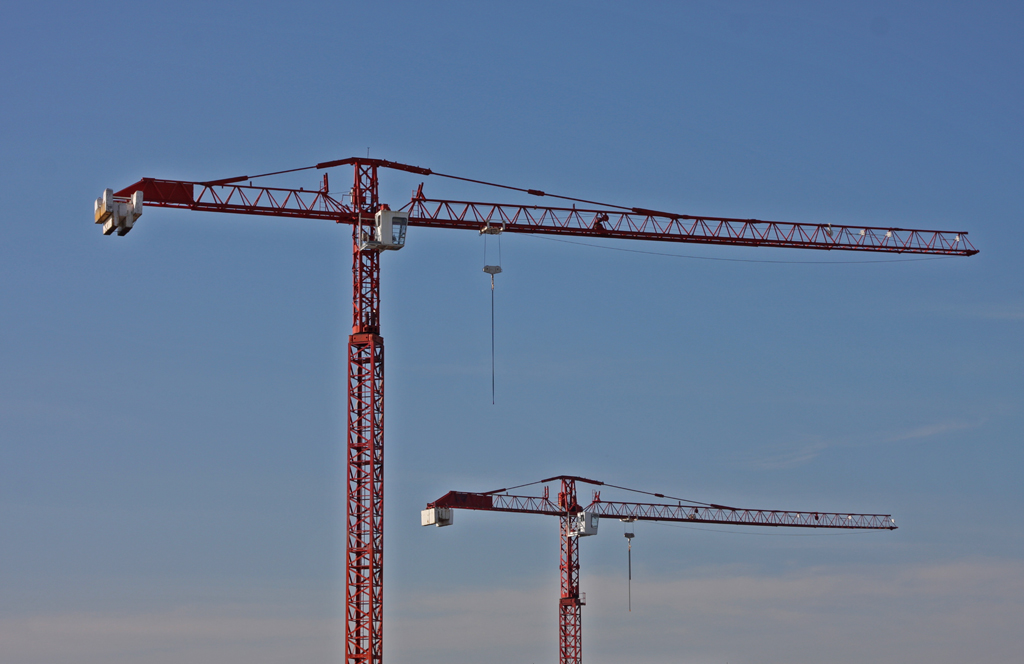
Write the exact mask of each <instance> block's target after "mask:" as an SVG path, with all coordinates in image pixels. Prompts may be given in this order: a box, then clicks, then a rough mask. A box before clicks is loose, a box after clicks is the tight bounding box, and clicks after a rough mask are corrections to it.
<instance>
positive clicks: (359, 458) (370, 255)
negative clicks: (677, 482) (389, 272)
mask: <svg viewBox="0 0 1024 664" xmlns="http://www.w3.org/2000/svg"><path fill="white" fill-rule="evenodd" d="M335 166H351V167H352V168H353V170H354V180H353V187H352V189H351V190H350V191H349V192H347V195H348V197H349V201H348V202H347V203H346V202H345V201H344V197H341V196H338V197H336V196H332V195H331V192H330V190H329V188H328V186H327V180H326V177H325V179H324V182H323V184H318V185H317V186H316V187H314V188H311V189H303V188H299V189H289V188H281V187H263V186H254V185H253V184H252V180H253V179H257V178H259V177H262V176H254V177H252V178H250V177H249V176H240V177H234V178H226V179H221V180H213V181H188V180H168V179H155V178H142V179H141V180H139V181H138V182H136V183H135V184H133V185H131V186H129V187H125V188H124V189H121V190H120V191H118V192H116V193H113V192H112V194H113V195H112V199H111V202H112V204H113V206H114V207H115V208H117V206H121V208H124V206H126V205H128V204H129V202H130V201H129V199H130V198H131V197H132V195H133V194H135V193H136V192H142V199H143V200H144V203H145V205H146V206H147V207H163V208H177V209H187V210H193V211H198V212H220V213H230V214H245V215H261V216H273V217H284V218H292V219H314V220H315V219H319V220H324V221H331V222H336V223H343V224H352V225H353V227H354V228H353V249H352V273H353V274H352V276H353V298H352V306H353V312H352V314H353V318H352V334H351V336H350V337H349V355H348V440H347V455H348V471H347V486H348V489H347V508H346V519H347V530H348V532H347V538H346V595H345V607H346V616H345V620H346V637H345V643H346V646H345V647H346V661H347V662H350V663H352V664H355V663H357V662H358V663H361V664H372V663H377V662H380V661H381V657H382V615H383V614H382V604H381V598H382V579H383V541H384V540H383V487H384V482H383V480H384V475H383V468H384V466H383V463H384V456H383V450H384V432H383V421H384V420H383V414H384V342H383V339H382V337H381V335H380V252H379V250H377V249H372V248H370V249H367V248H360V247H361V246H363V245H362V243H361V241H362V240H363V239H365V238H366V237H368V235H371V234H372V231H373V224H374V219H373V217H374V214H375V213H376V212H377V211H378V210H379V209H381V208H382V207H386V206H382V205H381V203H380V201H379V200H378V180H377V172H378V169H380V168H387V169H393V170H398V171H406V172H410V173H415V174H419V175H424V176H429V175H439V176H440V175H441V174H438V173H433V172H432V171H431V170H430V169H426V168H420V167H418V166H410V165H408V164H400V163H397V162H391V161H385V160H382V159H369V158H366V159H362V158H349V159H341V160H336V161H330V162H324V163H321V164H317V165H316V166H311V167H308V169H292V170H311V169H325V168H331V167H335ZM284 172H291V171H282V173H284ZM276 174H279V173H276ZM276 174H266V175H276ZM442 177H452V176H442ZM456 179H461V180H466V178H456ZM468 181H470V182H476V181H474V180H468ZM481 184H487V183H481ZM503 188H505V189H516V188H514V187H503ZM518 191H521V192H525V193H526V194H530V195H534V196H544V195H545V194H544V192H541V191H537V190H533V189H530V190H525V189H520V190H518ZM548 196H550V195H548ZM556 198H557V197H556ZM587 205H588V206H589V205H592V207H585V208H583V207H568V208H567V207H552V206H549V207H545V206H535V205H533V206H531V205H501V204H495V203H482V202H466V201H451V200H436V199H428V198H426V197H425V196H424V195H423V187H422V185H421V186H420V188H419V190H418V191H417V192H416V193H415V194H414V195H413V196H412V198H411V199H410V201H409V202H408V203H407V204H406V205H405V206H404V208H402V209H404V210H406V211H407V212H408V213H409V214H410V217H409V225H410V226H420V227H429V228H462V229H468V230H480V229H482V228H485V227H491V228H493V227H495V226H499V225H500V226H501V227H502V230H504V231H508V232H513V233H539V234H553V235H570V236H579V237H591V238H618V239H631V240H658V241H670V242H695V243H704V244H731V245H747V246H773V247H792V248H803V249H842V250H852V251H882V252H888V253H916V254H932V255H945V256H970V255H973V254H975V253H977V250H976V249H974V247H973V246H972V245H971V244H970V242H969V241H968V240H967V237H966V233H965V232H953V231H948V232H947V231H928V230H906V229H900V228H883V227H877V226H841V225H834V224H798V223H785V222H771V221H758V220H749V219H748V220H744V219H728V218H715V217H694V216H687V215H680V214H674V213H668V212H658V211H656V210H648V209H645V208H623V207H617V206H601V205H599V204H591V203H587ZM140 209H141V208H140ZM133 210H134V208H133ZM115 213H116V214H115V215H114V218H113V219H112V218H111V216H110V215H111V212H110V210H108V209H106V207H105V206H103V207H101V206H100V202H99V201H97V210H96V221H97V223H103V222H106V223H107V224H108V225H111V224H112V226H111V227H110V228H108V226H107V225H105V226H104V232H105V233H109V232H112V230H113V228H114V227H116V230H117V234H118V235H124V234H126V233H127V232H128V231H129V230H131V228H132V223H134V218H135V217H134V216H131V215H129V217H130V221H128V220H126V219H127V217H125V216H124V215H122V212H121V211H119V210H115ZM101 217H102V218H101ZM115 221H116V224H115V223H113V222H115ZM507 498H508V499H513V498H512V497H507ZM494 500H496V501H499V503H500V502H501V501H503V500H506V498H499V497H494ZM524 500H533V499H526V498H524ZM669 507H671V506H669ZM543 513H548V512H543ZM758 514H761V515H765V516H764V518H769V517H768V516H767V515H770V514H771V513H767V512H765V513H758ZM790 515H792V513H790ZM819 517H821V515H819ZM637 518H645V517H643V516H639V517H637ZM696 518H697V520H704V518H703V514H702V515H701V516H700V517H696ZM744 518H745V517H744ZM758 518H761V517H758ZM771 518H781V519H787V518H792V516H785V515H781V516H778V517H775V516H771ZM778 525H783V524H778ZM784 525H794V524H789V523H787V524H784ZM807 525H810V524H807ZM577 608H578V607H577Z"/></svg>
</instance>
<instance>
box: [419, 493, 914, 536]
mask: <svg viewBox="0 0 1024 664" xmlns="http://www.w3.org/2000/svg"><path fill="white" fill-rule="evenodd" d="M427 507H428V508H429V507H450V508H457V509H468V510H483V511H489V512H513V513H518V514H547V515H549V516H562V515H563V514H564V513H565V510H564V509H562V508H561V507H559V506H558V505H556V504H555V503H553V502H551V500H549V499H548V498H547V497H545V496H513V495H509V494H486V493H466V492H461V491H450V492H448V493H447V494H445V495H444V496H442V497H441V498H438V499H437V500H436V501H434V502H432V503H429V504H428V505H427ZM580 510H581V511H587V512H594V513H596V514H598V515H600V516H603V517H608V518H615V519H631V520H637V521H680V522H684V523H716V524H723V525H734V526H784V527H787V528H845V529H852V530H896V523H895V520H894V519H893V518H892V515H891V514H858V513H856V512H800V511H793V510H759V509H746V508H739V507H725V506H722V505H711V506H703V505H697V506H693V505H667V504H661V503H624V502H605V501H601V500H599V499H595V500H594V501H593V502H592V503H590V504H589V505H587V506H586V507H581V508H580Z"/></svg>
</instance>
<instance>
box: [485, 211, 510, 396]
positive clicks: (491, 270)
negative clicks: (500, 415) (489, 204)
mask: <svg viewBox="0 0 1024 664" xmlns="http://www.w3.org/2000/svg"><path fill="white" fill-rule="evenodd" d="M503 230H505V226H504V224H502V225H501V226H500V227H495V226H491V225H490V224H487V225H486V226H484V227H483V228H481V229H480V235H483V236H484V272H486V273H487V274H489V275H491V405H492V406H493V405H494V275H496V274H500V273H501V232H502V231H503ZM488 235H497V236H498V264H497V265H488V264H487V236H488Z"/></svg>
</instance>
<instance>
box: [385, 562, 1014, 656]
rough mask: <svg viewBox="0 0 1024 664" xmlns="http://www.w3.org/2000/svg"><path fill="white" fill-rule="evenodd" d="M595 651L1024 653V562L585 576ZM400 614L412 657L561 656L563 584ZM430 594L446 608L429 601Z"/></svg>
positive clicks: (587, 629)
mask: <svg viewBox="0 0 1024 664" xmlns="http://www.w3.org/2000/svg"><path fill="white" fill-rule="evenodd" d="M582 587H583V589H584V590H585V591H587V597H588V606H586V607H585V608H584V637H583V643H584V653H585V654H584V657H585V660H586V661H587V662H588V663H589V664H605V663H607V664H611V663H613V662H615V663H619V662H631V664H647V663H651V664H653V663H654V662H659V663H661V662H693V663H695V664H696V663H705V662H708V663H710V662H741V663H742V662H759V663H762V664H799V663H802V662H806V663H808V664H810V663H817V662H830V663H832V664H861V663H863V662H878V663H886V662H892V663H896V662H900V663H901V664H925V663H927V664H960V663H962V662H965V661H971V662H1005V661H1013V660H1014V658H1015V656H1016V655H1015V654H1014V653H1019V652H1022V651H1024V563H1021V562H1020V561H981V562H963V563H955V564H946V565H930V566H921V567H890V568H882V569H878V568H872V569H856V570H854V569H838V568H821V569H815V570H810V571H805V572H801V573H794V574H783V575H774V576H771V575H757V574H753V573H742V572H736V571H731V570H721V569H709V570H706V571H705V572H704V573H703V574H698V575H693V576H690V577H687V578H677V579H663V580H657V581H647V582H639V583H634V584H633V611H631V612H627V611H626V601H625V600H626V597H625V592H626V587H625V580H624V579H622V578H611V577H598V576H588V575H585V576H584V578H583V582H582ZM408 601H409V605H410V606H417V607H419V608H418V609H417V610H415V611H401V612H400V613H401V615H399V616H397V620H396V621H395V622H396V624H393V626H392V627H393V630H394V633H396V634H399V635H401V636H399V637H398V638H397V639H396V641H397V642H396V643H395V644H394V647H395V654H396V655H398V657H397V658H396V660H397V661H400V662H413V661H415V662H417V663H418V664H435V663H437V664H440V663H441V662H444V663H445V664H469V663H470V662H480V661H487V662H489V663H491V664H519V663H521V662H536V661H553V660H554V659H555V654H556V638H557V637H556V633H555V625H556V602H557V590H556V588H555V587H554V586H553V585H552V586H550V587H548V588H547V589H546V590H544V592H540V593H538V592H535V591H532V590H531V591H523V590H521V589H511V588H502V589H498V590H495V591H492V592H489V593H486V594H483V593H480V592H476V591H468V592H461V591H453V592H450V593H440V594H431V595H429V596H422V597H416V598H410V599H409V600H408ZM427 607H430V608H432V609H433V610H434V611H436V613H435V614H432V613H431V611H429V610H424V609H425V608H427Z"/></svg>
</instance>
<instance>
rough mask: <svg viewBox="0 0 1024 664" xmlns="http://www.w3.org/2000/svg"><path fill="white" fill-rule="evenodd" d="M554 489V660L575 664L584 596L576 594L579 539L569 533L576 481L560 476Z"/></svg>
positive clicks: (576, 505) (580, 657) (574, 509)
mask: <svg viewBox="0 0 1024 664" xmlns="http://www.w3.org/2000/svg"><path fill="white" fill-rule="evenodd" d="M561 489H562V490H561V491H559V492H558V505H559V507H561V514H559V515H558V516H559V539H560V544H561V547H560V549H559V552H560V553H559V562H558V569H559V572H560V578H561V580H562V581H561V595H560V596H559V599H558V661H559V662H560V663H562V664H565V663H568V662H572V663H573V664H578V663H579V662H581V661H582V660H583V614H582V607H583V604H584V603H585V602H586V599H585V598H584V597H583V596H582V595H581V594H580V541H579V538H578V537H575V536H574V535H573V532H572V528H573V522H574V520H575V516H576V514H578V513H579V512H580V506H579V503H578V502H576V482H575V481H573V480H572V479H571V478H562V486H561Z"/></svg>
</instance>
